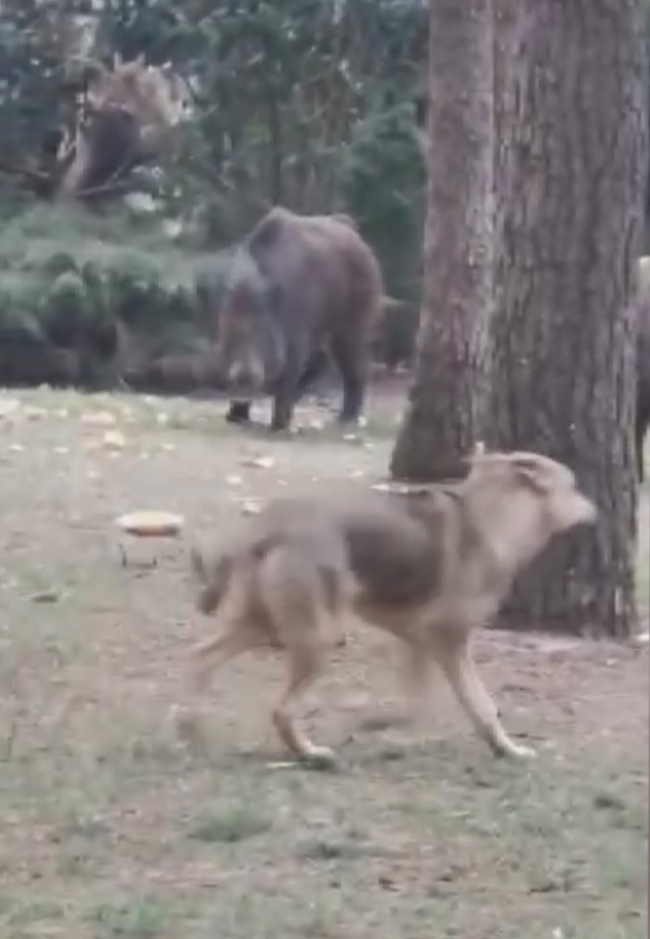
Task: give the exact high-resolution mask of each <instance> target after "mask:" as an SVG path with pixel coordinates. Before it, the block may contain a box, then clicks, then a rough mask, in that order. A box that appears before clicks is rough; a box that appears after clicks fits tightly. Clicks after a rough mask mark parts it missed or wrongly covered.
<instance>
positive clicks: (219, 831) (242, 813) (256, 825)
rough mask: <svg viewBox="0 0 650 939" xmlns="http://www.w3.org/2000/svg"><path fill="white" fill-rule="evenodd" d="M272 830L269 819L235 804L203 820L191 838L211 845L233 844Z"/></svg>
mask: <svg viewBox="0 0 650 939" xmlns="http://www.w3.org/2000/svg"><path fill="white" fill-rule="evenodd" d="M270 828H271V822H270V821H269V819H268V818H265V817H263V816H262V815H259V814H258V813H257V812H256V811H255V810H254V809H250V808H249V807H248V806H245V805H237V804H235V805H232V806H226V807H224V808H222V809H221V810H220V811H218V812H213V813H211V814H209V815H208V816H206V817H205V818H203V819H202V820H201V821H200V822H199V823H198V824H197V825H196V826H195V827H193V828H192V829H191V831H190V833H189V837H190V838H194V839H195V840H196V841H204V842H207V843H209V844H211V843H215V842H220V841H221V842H225V843H227V844H233V843H234V842H236V841H243V840H244V839H245V838H252V837H254V836H255V835H261V834H263V833H264V832H266V831H268V830H269V829H270Z"/></svg>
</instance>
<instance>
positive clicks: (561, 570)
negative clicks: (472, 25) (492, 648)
mask: <svg viewBox="0 0 650 939" xmlns="http://www.w3.org/2000/svg"><path fill="white" fill-rule="evenodd" d="M496 6H497V17H496V22H497V26H496V32H497V43H496V47H495V48H496V63H497V64H496V68H495V74H496V76H497V87H496V88H495V101H496V108H495V115H496V127H497V136H498V138H499V141H500V149H499V150H498V151H497V160H496V163H495V177H496V182H497V189H498V194H497V212H496V231H497V232H498V233H499V234H500V236H501V237H500V252H499V257H498V264H497V268H496V278H495V279H496V291H495V294H496V298H497V303H496V310H495V315H494V322H493V349H494V360H493V368H494V371H493V379H494V380H493V394H492V401H491V407H490V411H491V420H490V426H491V430H492V434H491V436H490V437H489V439H488V442H489V444H490V445H492V446H496V447H500V448H506V449H512V448H516V449H527V450H534V451H538V452H541V453H545V454H547V455H549V456H552V457H556V458H558V459H560V460H563V461H565V462H566V463H567V464H568V465H569V466H571V467H572V469H573V470H574V471H575V473H576V476H577V478H578V481H579V484H580V485H581V486H582V487H584V489H585V491H586V492H587V493H589V494H590V495H591V496H592V497H593V498H594V499H595V501H596V503H597V504H598V506H599V509H600V520H599V523H598V526H597V529H596V530H595V532H594V531H593V530H587V529H585V530H577V531H576V532H575V533H574V534H573V535H572V536H570V537H567V538H565V539H563V540H562V541H560V542H558V543H556V544H554V545H552V546H551V549H550V550H549V551H548V552H547V553H546V554H545V555H544V556H543V557H542V558H540V559H539V562H538V563H537V564H535V565H534V566H533V568H532V569H531V570H530V571H529V572H527V574H525V575H524V577H523V578H522V579H521V581H520V583H519V584H518V585H517V586H516V588H515V591H514V593H513V596H512V600H511V602H510V603H509V604H508V605H507V607H506V609H505V610H504V615H505V618H506V621H507V622H508V621H509V622H510V623H522V622H523V623H526V624H528V625H532V624H535V625H541V626H543V627H547V628H549V627H550V628H557V629H562V630H567V631H572V632H596V633H598V632H610V633H613V634H618V635H625V634H627V633H628V632H629V631H630V630H631V629H632V628H633V625H634V622H635V618H636V605H635V590H634V562H635V535H636V532H635V514H636V491H635V478H634V474H635V464H634V440H633V415H634V397H635V378H636V376H635V342H636V323H635V318H634V314H633V311H632V307H631V305H629V304H628V301H629V299H630V296H631V292H632V290H633V288H634V277H635V264H636V257H637V255H638V254H639V253H640V248H641V237H642V230H643V206H644V189H645V181H644V175H645V162H644V161H645V152H646V126H645V125H646V103H645V94H644V92H645V87H644V85H645V83H644V78H645V68H644V43H643V38H644V37H643V28H644V3H643V0H588V2H587V0H584V2H579V0H572V2H567V0H520V2H519V3H517V4H516V5H514V6H513V3H512V0H496Z"/></svg>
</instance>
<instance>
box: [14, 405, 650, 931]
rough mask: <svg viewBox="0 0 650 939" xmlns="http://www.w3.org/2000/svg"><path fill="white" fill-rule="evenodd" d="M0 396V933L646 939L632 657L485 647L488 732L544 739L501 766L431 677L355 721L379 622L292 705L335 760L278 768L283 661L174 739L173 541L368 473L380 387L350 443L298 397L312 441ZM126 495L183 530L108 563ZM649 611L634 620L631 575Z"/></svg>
mask: <svg viewBox="0 0 650 939" xmlns="http://www.w3.org/2000/svg"><path fill="white" fill-rule="evenodd" d="M11 397H16V398H17V399H19V401H20V407H19V408H18V409H17V410H16V411H15V412H12V413H11V414H8V415H6V416H5V417H0V437H1V440H2V444H3V446H2V447H1V448H0V486H1V487H2V493H3V524H2V528H1V530H0V543H1V548H2V558H3V563H2V570H1V571H0V604H1V608H2V611H3V615H2V617H1V618H0V817H1V818H2V837H0V884H1V885H2V886H1V887H0V936H2V937H3V939H4V937H5V936H6V937H7V939H27V937H34V936H65V937H66V939H112V937H118V936H121V937H146V936H147V937H161V939H186V937H191V939H213V937H214V936H219V939H243V937H250V936H254V937H255V939H271V937H273V939H275V937H277V936H283V937H288V939H292V937H296V939H305V937H307V939H309V937H314V939H371V937H372V939H394V937H395V936H405V937H406V936H407V937H409V939H425V937H427V939H430V937H431V936H435V937H436V939H452V937H454V939H460V937H465V936H475V937H480V939H521V937H522V936H526V937H527V939H571V937H573V939H587V937H588V939H641V937H645V935H646V921H645V910H646V903H647V874H648V871H647V832H648V810H647V749H648V707H647V694H648V652H647V649H635V648H633V647H631V646H628V645H625V644H617V643H608V642H602V643H582V642H578V641H575V642H574V641H567V642H563V641H558V640H556V639H548V638H545V637H542V636H534V635H533V636H525V637H522V636H511V635H503V634H501V633H499V632H498V631H490V632H486V633H485V634H484V635H482V636H481V637H480V641H479V646H478V652H479V657H480V659H481V662H480V668H481V671H482V673H483V674H484V675H485V677H486V681H487V683H488V685H489V686H490V688H491V689H492V690H493V691H494V693H495V695H496V696H497V698H498V701H499V706H500V708H501V710H502V712H503V715H504V720H505V722H506V724H507V726H508V728H509V729H511V731H512V732H513V733H514V734H515V735H516V736H520V737H525V738H528V739H529V740H530V741H531V742H532V743H533V745H534V746H536V748H537V750H538V753H539V757H538V759H537V760H536V761H533V762H532V763H530V764H525V765H519V764H516V765H513V764H512V763H507V762H503V761H498V760H494V759H493V757H492V756H491V755H490V753H489V751H487V749H486V748H485V747H484V746H483V745H482V744H481V743H480V742H479V741H478V740H477V739H476V738H475V736H474V735H473V733H472V731H471V729H470V728H469V726H468V724H467V721H466V719H465V718H464V716H463V715H462V714H461V713H460V712H459V711H458V708H457V706H456V704H455V703H454V702H453V701H452V700H451V697H450V695H449V694H448V693H447V691H446V689H445V688H440V689H434V690H432V695H431V709H430V710H431V713H430V714H429V715H428V716H427V718H426V719H425V720H423V721H422V723H421V725H420V726H417V727H411V728H408V727H407V728H402V729H401V730H400V729H396V728H393V729H390V727H388V726H385V727H384V729H381V728H380V729H377V730H375V732H373V733H371V732H369V731H361V730H360V727H361V723H362V716H363V714H364V713H365V708H366V703H367V702H368V701H371V700H372V701H378V702H380V701H381V702H382V703H385V704H386V706H387V707H388V708H389V709H390V708H391V707H392V706H393V705H395V704H396V703H397V702H398V700H399V696H398V687H399V686H398V683H397V680H396V676H395V669H394V665H395V662H394V651H393V646H392V644H391V643H390V640H388V639H386V638H385V637H383V636H381V635H380V634H378V633H376V632H373V631H370V630H368V631H365V630H362V631H360V632H359V633H355V635H353V636H352V638H351V641H350V643H349V646H348V647H346V648H345V649H344V650H339V651H337V652H336V654H335V656H334V660H333V663H332V668H331V669H330V670H329V672H328V674H327V675H326V676H324V677H323V679H322V681H321V682H320V683H319V684H318V686H317V687H316V688H315V689H314V690H313V691H312V692H311V694H310V695H309V698H308V700H307V701H306V702H305V707H304V710H303V719H304V720H305V723H306V724H307V725H308V726H309V728H310V730H311V732H312V733H313V735H314V737H315V739H316V740H317V741H318V742H322V743H323V744H329V745H332V746H335V747H337V748H338V750H339V765H338V770H339V771H338V772H336V773H328V774H321V773H311V772H306V771H305V770H304V769H303V768H300V767H296V766H293V765H288V764H287V763H286V761H285V757H286V755H285V754H284V753H283V752H282V750H281V749H280V748H279V745H278V743H277V741H276V739H275V736H274V734H273V732H272V730H271V729H270V727H269V724H268V706H269V704H270V702H271V701H272V700H273V699H274V697H275V696H276V695H277V693H278V688H279V684H280V682H281V681H282V675H281V670H280V668H279V666H278V663H277V662H275V661H274V659H273V657H271V658H261V659H256V658H255V657H252V656H251V657H250V658H248V659H242V660H240V661H237V662H235V663H233V664H232V665H231V666H229V667H226V668H224V669H223V670H222V671H221V672H220V673H219V674H218V676H217V677H216V678H215V682H214V687H213V688H212V690H211V691H210V693H209V694H208V695H207V696H206V708H205V710H206V714H205V715H204V716H205V719H206V740H205V746H202V747H196V748H188V747H186V746H183V745H181V743H180V742H179V740H178V739H177V737H176V735H175V734H174V733H173V732H172V731H171V724H170V711H171V709H172V707H173V706H174V705H175V704H177V703H182V701H183V698H182V681H181V673H180V669H181V665H182V662H183V657H184V655H185V653H186V651H187V649H188V648H189V647H190V645H191V644H192V643H193V642H194V641H195V639H196V638H198V637H199V636H201V635H204V634H205V632H206V631H207V630H208V629H209V624H208V623H207V622H205V621H202V620H200V619H198V618H197V617H195V614H194V610H193V606H192V590H191V586H190V583H189V575H188V565H187V546H188V542H190V541H191V540H193V539H194V538H202V537H204V536H205V534H206V533H209V532H210V530H212V529H214V530H217V531H219V533H221V532H223V531H224V530H227V527H228V526H229V525H231V524H232V523H233V521H234V520H236V519H237V517H238V516H239V514H240V511H241V505H242V503H243V502H245V501H246V500H249V499H264V498H267V497H268V496H270V495H275V494H280V493H283V492H287V491H288V489H291V490H292V491H294V490H302V491H308V490H310V489H312V488H313V487H316V486H322V485H323V484H324V483H328V484H329V485H335V486H339V485H345V484H346V482H347V480H348V479H349V478H350V477H353V478H355V479H371V478H375V477H378V476H383V475H384V474H385V471H386V470H385V467H386V465H387V456H388V452H389V448H390V444H391V440H390V434H391V431H390V428H391V427H394V424H395V419H396V415H397V412H398V408H399V405H400V401H398V400H396V399H395V398H394V397H389V398H383V397H381V396H380V395H379V393H378V392H375V393H374V395H373V398H372V401H371V413H370V419H369V424H368V427H367V428H366V430H365V431H363V432H362V433H361V434H359V435H356V436H355V437H354V438H353V439H347V440H346V439H345V436H346V435H345V434H341V433H340V432H339V431H335V430H334V429H331V428H330V427H329V426H325V427H324V428H320V427H318V426H315V425H317V424H318V423H325V424H327V422H328V420H329V417H328V416H327V415H326V414H324V412H321V411H315V410H313V409H311V410H309V409H306V408H305V409H303V410H302V411H301V417H302V419H303V421H304V423H305V428H304V431H303V433H301V434H298V435H295V436H294V437H287V438H285V439H270V438H269V436H268V435H267V434H266V433H265V432H264V431H263V430H260V429H259V428H258V429H253V430H250V431H248V432H241V431H238V430H237V429H233V428H231V427H228V426H226V425H225V422H224V421H223V413H224V406H223V404H221V403H217V402H208V401H202V402H198V401H197V402H188V401H184V400H182V399H155V398H135V397H131V396H128V395H92V396H81V395H75V394H72V393H70V392H61V393H56V394H55V393H52V392H49V391H47V390H40V391H25V392H19V393H16V394H14V393H13V392H12V393H11ZM89 412H93V413H95V414H96V413H97V412H104V413H105V412H109V414H110V415H112V418H113V423H110V421H109V422H108V423H107V419H106V418H105V417H104V418H102V419H101V420H100V421H99V422H95V423H93V422H92V421H88V419H87V416H88V413H89ZM262 416H264V412H263V411H262ZM109 425H110V426H109ZM107 431H113V432H114V431H118V432H119V433H120V434H122V437H123V439H122V440H120V441H118V443H117V444H115V442H113V443H111V442H110V441H108V442H107V441H106V440H105V439H104V435H105V434H106V432H107ZM316 444H318V445H316ZM260 454H261V455H264V456H266V457H270V458H271V465H270V466H269V465H267V462H268V461H265V463H264V464H263V465H262V466H260V465H259V464H257V465H256V462H255V460H254V459H251V457H257V456H259V455H260ZM140 508H164V509H168V510H169V511H174V512H179V513H181V514H183V515H184V516H185V518H186V523H187V533H186V537H184V538H182V539H178V540H171V541H163V542H160V543H149V544H148V545H146V546H143V545H140V544H137V545H133V544H129V545H127V546H126V548H127V559H128V563H127V565H126V566H122V563H121V554H120V550H119V537H118V534H117V531H116V529H115V526H114V524H113V522H114V519H115V518H116V517H117V516H118V515H121V514H122V513H124V512H126V511H129V510H132V509H140ZM647 511H648V507H647V501H646V502H644V504H643V505H642V513H645V515H642V519H646V523H645V524H646V527H647ZM643 524H644V522H643V521H642V524H641V531H642V532H643ZM647 551H648V548H647V540H646V541H645V542H643V547H642V554H641V556H640V559H639V570H640V573H643V572H645V571H647V567H648V555H647ZM144 554H146V555H147V558H148V560H155V561H156V565H155V566H144V565H143V564H140V563H138V562H139V561H140V560H142V557H141V555H142V556H143V557H144ZM643 591H645V593H644V592H643ZM640 599H641V603H642V605H643V606H644V608H645V609H646V610H647V602H648V601H647V576H646V579H645V580H643V581H642V580H641V579H640ZM376 726H377V727H380V725H379V724H376Z"/></svg>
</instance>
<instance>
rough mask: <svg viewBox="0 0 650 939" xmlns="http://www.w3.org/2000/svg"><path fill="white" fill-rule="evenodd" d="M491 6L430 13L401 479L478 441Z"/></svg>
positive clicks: (457, 459) (488, 198)
mask: <svg viewBox="0 0 650 939" xmlns="http://www.w3.org/2000/svg"><path fill="white" fill-rule="evenodd" d="M491 6H492V4H491V2H490V0H463V2H462V3H459V2H458V0H436V2H432V3H431V5H430V31H429V37H430V38H429V91H430V100H429V113H428V140H429V146H428V164H429V177H428V193H427V198H428V205H427V220H426V225H425V243H424V259H425V264H424V266H425V282H424V300H423V309H422V314H421V323H420V331H419V335H418V347H417V360H416V369H415V379H414V383H413V386H412V388H411V393H410V400H409V407H408V409H407V413H406V415H405V419H404V422H403V425H402V427H401V430H400V433H399V435H398V438H397V442H396V445H395V450H394V452H393V457H392V461H391V472H392V474H393V475H394V476H396V477H398V478H402V479H413V480H434V479H441V478H446V477H450V476H457V475H462V474H463V473H464V471H465V467H464V465H463V458H464V457H466V456H467V454H468V452H469V451H470V450H471V449H472V448H473V444H474V443H475V442H476V440H477V439H480V437H481V434H482V413H481V412H482V407H483V404H484V402H485V397H486V396H485V389H486V378H487V373H488V362H489V341H488V337H489V331H488V327H489V318H490V313H491V307H492V216H493V213H492V168H493V167H492V151H493V120H492V51H493V50H492V43H493V38H492V10H491Z"/></svg>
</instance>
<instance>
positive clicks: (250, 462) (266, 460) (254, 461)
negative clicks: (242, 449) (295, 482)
mask: <svg viewBox="0 0 650 939" xmlns="http://www.w3.org/2000/svg"><path fill="white" fill-rule="evenodd" d="M241 462H242V466H255V467H257V468H258V469H271V467H272V466H275V460H274V459H273V457H272V456H246V457H244V459H243V460H242V461H241Z"/></svg>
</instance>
